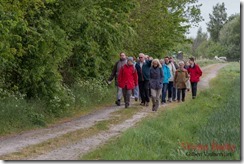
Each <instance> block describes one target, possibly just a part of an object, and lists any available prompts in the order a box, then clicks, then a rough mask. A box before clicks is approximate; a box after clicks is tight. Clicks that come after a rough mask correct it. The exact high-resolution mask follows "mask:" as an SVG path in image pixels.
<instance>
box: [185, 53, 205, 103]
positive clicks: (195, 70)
mask: <svg viewBox="0 0 244 164" xmlns="http://www.w3.org/2000/svg"><path fill="white" fill-rule="evenodd" d="M189 64H190V66H189V68H188V69H187V71H188V73H189V74H190V82H191V92H192V99H195V98H196V96H197V83H198V82H199V81H200V77H201V76H202V70H201V68H200V67H199V66H198V65H197V64H196V63H195V60H194V58H193V57H191V58H189Z"/></svg>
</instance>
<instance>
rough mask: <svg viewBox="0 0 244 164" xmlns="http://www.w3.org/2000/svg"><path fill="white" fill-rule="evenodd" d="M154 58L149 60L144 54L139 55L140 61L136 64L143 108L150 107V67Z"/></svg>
mask: <svg viewBox="0 0 244 164" xmlns="http://www.w3.org/2000/svg"><path fill="white" fill-rule="evenodd" d="M151 62H152V58H150V59H149V60H146V59H145V55H144V54H143V53H140V54H139V61H138V62H137V63H136V65H135V67H136V70H137V74H138V84H139V92H140V96H141V104H140V105H143V106H148V105H149V101H150V100H149V77H150V67H151Z"/></svg>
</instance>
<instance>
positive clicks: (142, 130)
mask: <svg viewBox="0 0 244 164" xmlns="http://www.w3.org/2000/svg"><path fill="white" fill-rule="evenodd" d="M230 77H232V78H230ZM219 79H223V80H219ZM240 126H241V125H240V65H239V63H232V64H230V65H229V66H228V67H226V68H224V69H223V70H221V74H220V76H218V78H217V79H215V80H214V81H213V82H212V87H211V88H209V89H207V90H205V91H202V92H201V93H200V94H199V95H198V98H197V99H195V100H190V101H187V102H185V103H184V104H182V105H180V106H179V107H177V108H175V109H174V110H166V111H163V112H162V113H160V114H159V116H157V117H155V118H150V119H147V120H144V121H142V122H141V123H140V124H139V125H138V126H137V127H134V128H131V129H129V130H127V131H126V132H125V133H124V134H122V136H121V137H119V138H118V139H117V138H116V139H114V140H112V141H111V142H110V143H109V144H106V145H105V146H103V147H101V148H99V149H98V150H95V151H93V152H91V153H88V154H87V155H85V156H83V157H81V159H82V160H240ZM212 141H215V142H216V143H218V144H222V145H223V144H233V145H235V146H236V150H235V151H234V152H231V156H204V155H202V156H189V155H188V156H187V154H186V153H191V152H193V153H195V152H197V151H194V150H191V149H190V150H189V149H185V148H184V147H182V143H189V144H192V145H201V144H211V143H212ZM193 149H194V148H193ZM211 152H212V151H211V147H210V149H209V151H208V152H207V153H211ZM225 152H227V153H229V151H222V153H225ZM200 153H204V152H203V151H200Z"/></svg>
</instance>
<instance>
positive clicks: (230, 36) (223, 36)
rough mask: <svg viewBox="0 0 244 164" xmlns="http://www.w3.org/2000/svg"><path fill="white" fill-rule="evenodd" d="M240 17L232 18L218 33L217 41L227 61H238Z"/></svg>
mask: <svg viewBox="0 0 244 164" xmlns="http://www.w3.org/2000/svg"><path fill="white" fill-rule="evenodd" d="M240 26H241V24H240V15H236V16H233V18H232V19H231V20H230V21H228V22H227V23H226V24H225V25H224V27H223V28H222V29H221V31H220V36H219V40H220V43H221V45H222V46H223V47H224V55H225V56H226V57H227V58H228V59H236V60H238V59H240V54H241V28H240Z"/></svg>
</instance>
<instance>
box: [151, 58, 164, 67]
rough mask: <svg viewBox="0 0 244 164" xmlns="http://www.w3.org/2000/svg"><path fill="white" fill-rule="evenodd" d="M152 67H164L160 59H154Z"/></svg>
mask: <svg viewBox="0 0 244 164" xmlns="http://www.w3.org/2000/svg"><path fill="white" fill-rule="evenodd" d="M152 67H160V68H161V67H162V66H161V64H160V62H159V60H158V59H153V61H152Z"/></svg>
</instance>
